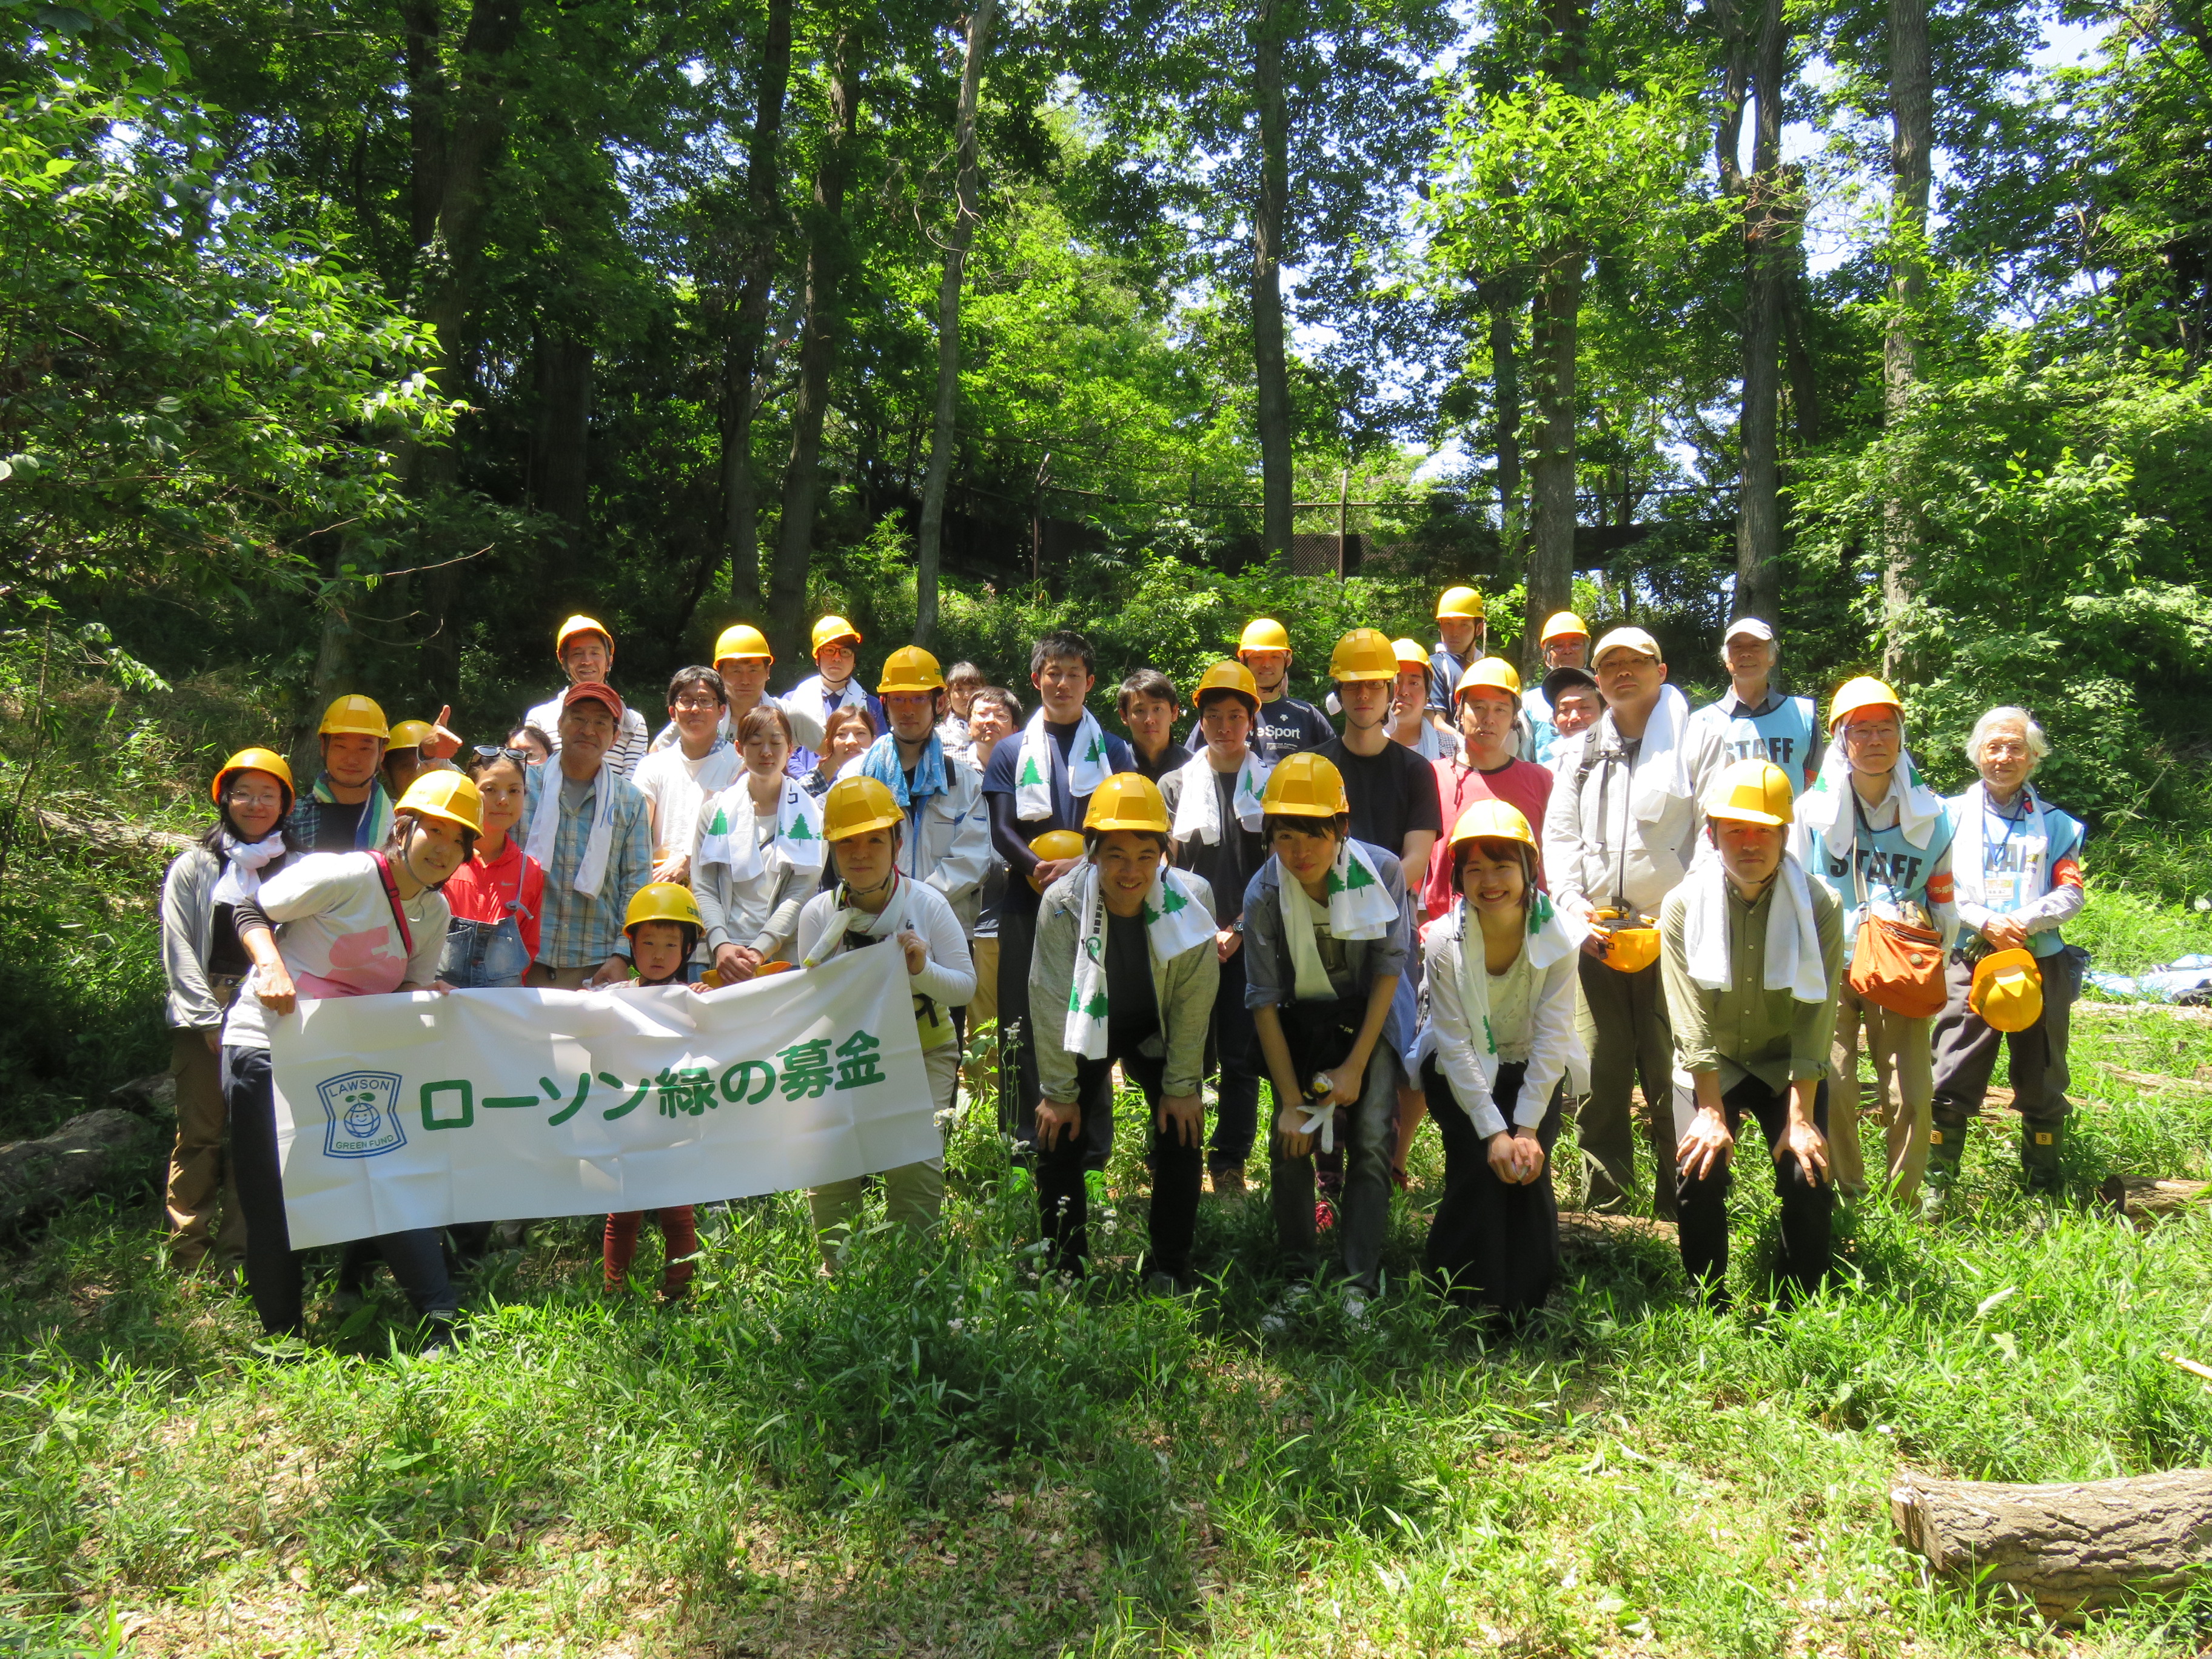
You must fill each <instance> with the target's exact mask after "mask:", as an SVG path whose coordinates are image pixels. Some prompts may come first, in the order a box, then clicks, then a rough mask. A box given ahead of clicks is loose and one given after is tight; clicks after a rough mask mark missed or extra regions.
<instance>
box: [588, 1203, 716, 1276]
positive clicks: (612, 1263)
mask: <svg viewBox="0 0 2212 1659" xmlns="http://www.w3.org/2000/svg"><path fill="white" fill-rule="evenodd" d="M646 1213H647V1212H645V1211H643V1210H626V1211H623V1212H621V1213H620V1214H617V1215H611V1216H609V1217H608V1218H607V1236H606V1242H605V1247H604V1249H605V1263H606V1273H607V1288H608V1289H609V1290H610V1291H618V1290H620V1289H622V1287H623V1285H625V1284H627V1283H628V1282H629V1264H630V1263H631V1262H632V1261H635V1260H636V1258H637V1235H638V1231H639V1230H640V1229H641V1227H642V1226H643V1225H645V1218H646ZM652 1214H653V1219H654V1220H655V1221H657V1222H658V1223H659V1224H660V1240H661V1244H662V1246H663V1248H664V1250H665V1254H666V1255H667V1257H668V1266H667V1267H665V1269H664V1270H663V1271H662V1273H661V1275H660V1293H661V1295H663V1296H665V1297H671V1298H673V1297H679V1296H682V1295H683V1294H684V1291H687V1290H689V1289H690V1287H691V1269H692V1267H693V1266H694V1264H693V1263H692V1262H690V1261H686V1260H684V1259H683V1258H685V1257H688V1256H691V1255H696V1254H697V1253H698V1249H699V1229H698V1227H697V1226H696V1225H695V1224H694V1222H693V1220H692V1216H691V1206H690V1205H689V1204H678V1205H674V1206H671V1207H670V1208H668V1209H665V1210H655V1211H653V1212H652Z"/></svg>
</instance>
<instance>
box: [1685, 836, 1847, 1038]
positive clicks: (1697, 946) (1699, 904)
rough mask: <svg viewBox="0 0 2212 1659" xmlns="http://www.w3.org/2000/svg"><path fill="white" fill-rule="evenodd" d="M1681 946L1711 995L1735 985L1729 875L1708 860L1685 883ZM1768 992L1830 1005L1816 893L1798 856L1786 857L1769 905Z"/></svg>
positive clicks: (1692, 970) (1697, 978) (1692, 971)
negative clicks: (1783, 992)
mask: <svg viewBox="0 0 2212 1659" xmlns="http://www.w3.org/2000/svg"><path fill="white" fill-rule="evenodd" d="M1682 944H1683V947H1684V954H1685V955H1686V956H1687V957H1688V958H1689V969H1690V977H1691V978H1692V980H1694V981H1697V982H1698V984H1699V985H1701V986H1703V987H1705V989H1706V990H1708V991H1725V990H1727V989H1728V988H1729V986H1730V985H1732V984H1733V983H1735V951H1733V950H1732V949H1731V948H1730V946H1731V941H1730V939H1729V879H1728V872H1727V871H1726V870H1725V869H1724V868H1723V867H1722V865H1721V861H1720V860H1718V859H1709V860H1706V861H1705V862H1704V863H1703V864H1700V865H1699V866H1697V867H1696V868H1694V869H1692V871H1691V872H1690V873H1689V874H1688V875H1687V876H1686V877H1684V878H1682ZM1828 988H1829V987H1828V967H1827V963H1826V962H1825V961H1824V960H1822V958H1821V956H1820V928H1819V927H1818V925H1817V923H1816V922H1815V920H1814V914H1813V890H1812V887H1811V884H1809V883H1808V881H1807V880H1806V878H1805V866H1803V865H1802V864H1800V863H1799V862H1798V861H1797V856H1796V854H1794V853H1784V854H1783V855H1782V867H1781V869H1780V870H1778V872H1775V877H1774V884H1773V886H1772V888H1771V890H1770V891H1769V896H1768V899H1767V903H1766V975H1765V989H1767V990H1769V991H1787V992H1789V993H1790V995H1791V996H1792V997H1793V998H1795V999H1796V1000H1797V1001H1799V1002H1826V1000H1828Z"/></svg>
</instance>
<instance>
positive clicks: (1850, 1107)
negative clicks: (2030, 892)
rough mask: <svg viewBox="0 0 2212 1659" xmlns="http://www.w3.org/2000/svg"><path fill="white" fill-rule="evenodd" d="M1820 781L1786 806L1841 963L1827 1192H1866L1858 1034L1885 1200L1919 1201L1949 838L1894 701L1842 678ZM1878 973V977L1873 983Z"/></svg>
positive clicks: (1938, 1004) (1939, 997) (1950, 886)
mask: <svg viewBox="0 0 2212 1659" xmlns="http://www.w3.org/2000/svg"><path fill="white" fill-rule="evenodd" d="M1828 732H1829V739H1830V741H1829V747H1828V752H1827V756H1826V759H1824V760H1823V761H1822V762H1821V764H1820V777H1819V779H1818V780H1817V781H1815V782H1814V785H1813V787H1811V788H1810V789H1808V790H1807V791H1806V792H1805V793H1803V794H1802V796H1800V797H1799V798H1798V801H1797V809H1796V811H1797V855H1798V858H1799V859H1800V860H1802V862H1803V864H1804V866H1805V868H1806V870H1807V871H1808V872H1809V873H1810V874H1811V876H1812V877H1813V878H1814V880H1815V881H1820V882H1825V883H1826V884H1827V886H1828V888H1829V890H1830V891H1832V893H1834V895H1835V896H1836V898H1837V900H1838V902H1839V903H1841V904H1842V906H1843V908H1844V967H1845V969H1848V970H1849V971H1847V972H1846V974H1845V975H1844V980H1843V982H1842V984H1841V985H1840V986H1839V987H1838V991H1837V1007H1836V1035H1835V1040H1834V1042H1832V1044H1831V1046H1830V1048H1829V1054H1828V1066H1829V1081H1830V1083H1831V1084H1832V1089H1831V1091H1830V1094H1829V1097H1828V1121H1829V1128H1830V1134H1829V1140H1830V1142H1831V1144H1832V1149H1833V1157H1834V1162H1835V1170H1836V1185H1837V1187H1838V1189H1839V1190H1840V1191H1841V1192H1842V1193H1843V1194H1844V1196H1845V1197H1847V1198H1855V1197H1857V1196H1858V1195H1859V1194H1861V1193H1863V1192H1864V1191H1865V1190H1866V1172H1865V1169H1864V1167H1863V1159H1862V1157H1861V1154H1860V1152H1859V1139H1858V1121H1859V1038H1860V1034H1861V1033H1862V1032H1863V1033H1864V1034H1865V1038H1866V1046H1867V1048H1868V1050H1869V1056H1870V1057H1871V1058H1872V1060H1873V1061H1874V1071H1875V1094H1876V1098H1877V1101H1878V1105H1877V1110H1878V1112H1879V1113H1880V1115H1881V1121H1882V1126H1883V1130H1884V1139H1885V1140H1886V1141H1887V1159H1886V1160H1885V1161H1886V1163H1887V1175H1888V1178H1889V1181H1888V1184H1889V1191H1890V1194H1891V1195H1892V1196H1893V1198H1894V1199H1895V1200H1896V1201H1897V1202H1898V1203H1899V1204H1911V1203H1913V1202H1914V1201H1915V1200H1917V1198H1918V1196H1919V1193H1920V1176H1921V1172H1922V1171H1923V1170H1924V1169H1925V1168H1926V1167H1927V1164H1928V1149H1929V1139H1928V1137H1929V1130H1930V1128H1931V1127H1932V1108H1933V1103H1934V1100H1935V1093H1936V1085H1935V1079H1934V1077H1933V1075H1932V1074H1931V1072H1930V1069H1929V1065H1930V1028H1931V1026H1932V1025H1933V1023H1934V1018H1935V1016H1936V1014H1937V1013H1938V1012H1941V1011H1942V1006H1943V959H1944V958H1945V957H1948V955H1949V954H1950V951H1951V946H1952V945H1953V944H1954V942H1955V941H1956V939H1958V935H1959V910H1958V904H1957V895H1956V893H1955V891H1954V882H1953V879H1952V874H1951V847H1952V842H1953V841H1954V832H1953V829H1952V824H1951V820H1950V817H1949V815H1948V813H1947V812H1946V811H1945V810H1944V806H1943V802H1942V798H1941V797H1939V796H1938V795H1937V794H1936V792H1935V791H1934V790H1932V789H1930V788H1929V787H1928V786H1927V785H1926V784H1924V783H1923V782H1921V781H1920V776H1919V773H1918V771H1917V769H1915V768H1914V766H1913V764H1912V761H1911V756H1910V755H1909V754H1908V753H1907V751H1906V749H1905V709H1904V706H1903V704H1902V703H1901V702H1899V698H1898V696H1897V693H1896V692H1894V691H1893V690H1890V688H1889V687H1888V686H1887V685H1885V684H1882V682H1881V681H1880V680H1877V679H1872V678H1859V679H1855V680H1851V681H1850V682H1848V683H1847V684H1845V685H1844V687H1843V688H1842V689H1841V690H1838V692H1837V693H1836V696H1835V700H1834V702H1832V704H1831V705H1830V708H1829V713H1828ZM1878 974H1885V975H1888V977H1887V980H1886V981H1881V982H1877V979H1876V977H1875V976H1876V975H1878Z"/></svg>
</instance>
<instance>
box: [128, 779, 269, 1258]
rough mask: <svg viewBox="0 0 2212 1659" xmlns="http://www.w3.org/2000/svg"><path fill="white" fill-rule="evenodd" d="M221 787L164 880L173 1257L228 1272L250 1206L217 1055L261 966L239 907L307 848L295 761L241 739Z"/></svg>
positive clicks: (218, 782) (242, 1245) (242, 1248)
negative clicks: (172, 1095)
mask: <svg viewBox="0 0 2212 1659" xmlns="http://www.w3.org/2000/svg"><path fill="white" fill-rule="evenodd" d="M214 794H215V804H216V811H217V812H218V813H219V814H220V816H219V817H217V819H216V822H215V823H214V824H213V825H212V826H211V827H210V829H209V830H208V832H207V833H206V835H204V836H202V837H201V838H200V840H199V842H198V843H197V845H196V846H193V847H192V848H189V849H188V850H186V851H185V852H183V853H180V854H178V855H177V860H176V862H175V863H173V864H172V865H171V866H169V873H168V875H167V877H166V878H164V879H163V881H162V883H161V968H162V970H163V972H164V973H165V974H166V975H167V977H168V981H169V995H168V1009H167V1012H168V1018H169V1027H170V1030H172V1032H173V1034H174V1042H173V1047H172V1048H171V1052H170V1058H169V1074H170V1075H171V1076H172V1077H173V1078H175V1079H176V1080H177V1144H176V1149H175V1150H174V1151H173V1152H171V1153H170V1154H169V1187H168V1194H167V1211H168V1222H169V1260H170V1261H171V1262H172V1263H173V1264H174V1266H175V1267H176V1268H177V1270H178V1271H179V1273H194V1272H197V1271H198V1270H199V1269H201V1268H202V1267H206V1266H207V1265H208V1258H209V1256H210V1255H213V1256H214V1258H215V1261H214V1267H215V1269H216V1272H217V1273H232V1272H234V1271H235V1270H236V1269H238V1268H239V1267H242V1266H243V1265H244V1264H245V1261H246V1212H244V1211H243V1210H242V1209H240V1207H239V1203H238V1176H237V1171H236V1170H234V1168H233V1167H232V1164H231V1161H230V1156H229V1152H228V1149H227V1146H226V1144H225V1143H226V1141H227V1139H228V1113H227V1112H226V1110H225V1109H224V1107H223V1099H222V1079H221V1076H220V1074H219V1073H220V1067H219V1066H218V1065H217V1060H218V1056H219V1055H220V1054H221V1051H222V1020H223V1016H224V1015H225V1014H226V1013H227V1012H229V1009H230V1004H231V1000H232V999H233V998H234V997H235V996H236V995H237V994H238V987H239V984H240V981H243V980H244V979H245V977H246V974H247V972H248V971H249V970H250V969H252V966H253V964H252V962H251V961H250V960H249V959H248V958H247V957H246V947H245V946H244V945H241V944H240V942H239V938H238V907H239V906H240V905H241V904H243V903H245V902H246V901H247V900H248V899H251V898H252V896H254V895H255V894H256V893H258V892H259V891H260V890H261V883H262V881H263V879H264V878H266V877H270V876H273V875H275V874H276V872H278V871H280V870H282V869H283V867H284V865H285V861H286V860H288V859H289V858H291V857H292V856H293V855H294V854H296V853H298V851H299V850H300V848H299V844H298V843H297V842H295V841H294V840H293V839H292V838H291V835H290V823H289V820H290V818H291V815H292V769H291V767H290V766H289V765H287V764H286V763H285V761H284V757H283V756H281V755H279V754H277V753H276V752H275V751H274V750H268V749H241V750H239V751H238V753H236V754H235V755H233V756H232V757H230V758H229V759H228V760H227V761H225V762H224V763H222V770H221V771H220V772H217V773H216V775H215V790H214ZM218 1196H219V1197H220V1199H221V1200H222V1203H221V1209H222V1226H221V1230H220V1231H214V1229H215V1218H216V1208H217V1204H216V1200H217V1198H218ZM211 1231H213V1232H214V1236H213V1237H212V1238H210V1232H211Z"/></svg>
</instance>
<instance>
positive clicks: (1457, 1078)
mask: <svg viewBox="0 0 2212 1659" xmlns="http://www.w3.org/2000/svg"><path fill="white" fill-rule="evenodd" d="M1468 932H1469V933H1471V934H1472V935H1473V937H1472V938H1471V939H1469V940H1468V945H1469V947H1470V948H1472V949H1474V950H1480V949H1481V948H1482V931H1481V929H1480V928H1479V927H1474V926H1473V925H1472V923H1470V925H1469V927H1468ZM1458 933H1459V928H1458V927H1457V926H1456V925H1450V924H1448V923H1445V922H1439V923H1437V925H1436V926H1435V927H1431V929H1430V930H1429V934H1428V938H1427V939H1426V941H1425V944H1424V946H1423V950H1424V953H1425V957H1426V960H1427V964H1428V969H1427V975H1426V980H1427V986H1428V996H1429V1019H1428V1029H1429V1033H1430V1034H1431V1044H1432V1046H1433V1050H1434V1052H1435V1054H1436V1057H1437V1069H1438V1070H1439V1071H1441V1072H1442V1073H1443V1074H1444V1077H1445V1079H1447V1080H1448V1081H1449V1083H1450V1084H1451V1090H1452V1098H1453V1099H1455V1100H1456V1101H1458V1102H1459V1104H1460V1109H1461V1110H1462V1111H1464V1112H1465V1113H1466V1114H1467V1115H1468V1121H1470V1122H1472V1123H1473V1124H1474V1130H1475V1133H1477V1134H1479V1135H1480V1136H1482V1137H1483V1139H1486V1140H1487V1139H1489V1138H1490V1137H1491V1136H1492V1135H1494V1134H1502V1133H1504V1131H1505V1115H1504V1113H1503V1112H1501V1111H1499V1110H1498V1103H1497V1102H1496V1101H1495V1100H1493V1099H1492V1097H1491V1093H1490V1085H1488V1084H1486V1083H1485V1082H1484V1081H1483V1080H1482V1068H1481V1066H1480V1065H1479V1064H1478V1063H1477V1062H1476V1060H1475V1057H1474V1030H1473V1029H1472V1028H1471V1027H1470V1025H1469V1024H1468V1017H1467V1010H1466V1008H1465V1006H1463V1005H1462V1002H1461V1000H1460V991H1459V970H1460V948H1461V947H1460V941H1459V938H1458ZM1580 960H1581V955H1580V953H1579V952H1570V953H1569V954H1567V955H1566V956H1564V957H1560V958H1559V961H1557V962H1555V963H1553V964H1552V965H1551V966H1550V967H1549V968H1547V969H1544V970H1543V971H1542V972H1541V973H1539V972H1538V971H1537V970H1536V969H1534V968H1532V967H1531V966H1529V963H1528V947H1527V946H1526V945H1523V946H1522V950H1521V954H1520V955H1519V956H1517V957H1515V958H1514V961H1513V965H1512V966H1511V967H1510V968H1509V969H1506V970H1505V971H1504V973H1503V974H1492V975H1491V976H1490V1030H1491V1036H1492V1039H1493V1040H1494V1041H1495V1042H1497V1044H1498V1060H1499V1061H1500V1062H1501V1063H1502V1064H1504V1065H1509V1066H1510V1065H1525V1066H1528V1071H1527V1072H1526V1073H1523V1075H1522V1080H1521V1092H1520V1095H1519V1097H1517V1098H1516V1100H1515V1101H1514V1103H1513V1121H1514V1122H1516V1123H1517V1124H1519V1125H1520V1126H1521V1127H1523V1128H1526V1129H1533V1128H1534V1127H1537V1125H1539V1124H1541V1122H1542V1121H1544V1113H1545V1111H1546V1109H1547V1108H1548V1107H1549V1106H1550V1105H1551V1103H1552V1091H1553V1089H1555V1088H1557V1087H1558V1086H1559V1079H1562V1078H1563V1077H1565V1075H1566V1073H1567V1063H1568V1060H1570V1058H1571V1056H1572V1054H1573V1053H1574V1050H1575V1048H1576V1046H1577V1043H1578V1042H1580V1039H1579V1038H1577V1036H1575V972H1576V964H1577V963H1578V962H1579V961H1580Z"/></svg>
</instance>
